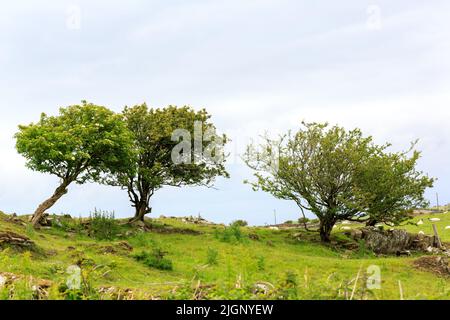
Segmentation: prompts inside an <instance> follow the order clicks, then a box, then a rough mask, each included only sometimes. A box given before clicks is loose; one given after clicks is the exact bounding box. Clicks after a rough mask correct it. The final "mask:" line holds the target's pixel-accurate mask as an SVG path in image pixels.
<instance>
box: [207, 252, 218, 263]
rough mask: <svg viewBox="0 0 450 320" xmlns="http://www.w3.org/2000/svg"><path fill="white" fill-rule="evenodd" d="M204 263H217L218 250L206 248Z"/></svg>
mask: <svg viewBox="0 0 450 320" xmlns="http://www.w3.org/2000/svg"><path fill="white" fill-rule="evenodd" d="M206 263H207V264H209V265H217V264H218V263H219V251H217V250H216V249H213V248H208V251H207V252H206Z"/></svg>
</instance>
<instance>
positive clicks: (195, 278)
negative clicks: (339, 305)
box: [0, 214, 450, 299]
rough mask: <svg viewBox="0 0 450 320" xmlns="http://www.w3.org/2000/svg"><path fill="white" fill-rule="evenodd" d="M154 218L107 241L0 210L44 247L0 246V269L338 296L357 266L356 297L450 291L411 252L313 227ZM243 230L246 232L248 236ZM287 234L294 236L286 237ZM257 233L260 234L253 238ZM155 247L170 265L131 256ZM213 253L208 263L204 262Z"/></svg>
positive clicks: (227, 293) (52, 276)
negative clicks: (392, 253) (229, 234)
mask: <svg viewBox="0 0 450 320" xmlns="http://www.w3.org/2000/svg"><path fill="white" fill-rule="evenodd" d="M438 216H439V217H440V218H441V221H440V222H438V223H436V224H437V225H438V229H439V232H440V235H441V237H442V239H443V240H444V241H450V230H445V226H447V225H450V214H440V215H438ZM420 218H422V219H423V220H424V222H425V224H424V225H423V226H420V227H416V226H411V225H407V226H405V227H404V228H406V229H407V230H409V231H411V232H418V231H419V230H423V231H424V232H425V233H427V234H431V232H432V231H431V230H432V229H431V224H430V223H429V222H428V221H425V220H426V219H427V218H428V217H425V216H423V217H420ZM415 220H419V218H415ZM153 223H154V224H155V226H159V228H160V229H161V228H162V229H164V228H167V226H169V227H171V229H170V230H171V232H156V231H154V232H140V231H137V230H132V229H131V228H129V227H122V226H121V227H120V228H121V233H125V232H124V229H126V230H128V231H132V232H131V233H133V234H132V235H130V236H122V237H121V238H117V239H115V240H108V241H107V240H95V239H93V238H90V237H88V236H87V235H84V234H79V233H75V232H73V233H67V232H66V231H64V230H62V229H54V228H52V229H49V230H39V231H35V230H32V229H30V228H29V227H27V226H21V225H18V224H14V223H11V222H7V221H6V220H5V216H3V215H0V231H5V230H9V231H13V232H16V233H19V234H23V235H27V236H28V237H30V238H31V239H32V240H33V241H35V243H36V244H37V246H38V247H39V248H41V249H42V250H43V251H44V252H45V253H46V254H45V255H38V254H29V253H19V252H16V251H14V250H13V249H6V250H3V251H0V273H1V272H11V273H14V274H17V275H22V276H25V277H26V276H32V277H33V278H37V279H49V280H51V281H52V282H53V283H54V284H55V288H56V287H57V286H60V285H61V284H63V283H65V281H66V279H67V274H66V269H67V267H69V266H70V265H74V264H77V263H78V264H80V261H81V264H82V265H83V266H82V269H83V270H84V271H86V273H89V274H88V275H87V277H89V282H90V285H91V286H92V287H93V288H100V287H114V288H117V289H132V290H133V291H134V292H135V293H136V294H135V296H134V298H144V297H160V298H188V299H191V298H193V297H194V296H195V294H196V292H197V293H198V292H199V291H201V290H196V289H195V287H196V286H198V288H200V287H199V284H200V285H204V286H206V287H207V288H210V289H204V291H205V292H206V291H208V290H209V291H208V293H207V294H206V295H204V296H200V298H225V299H232V298H237V299H240V298H244V299H248V298H274V297H283V298H296V299H337V298H339V299H343V298H344V292H345V288H346V287H347V291H348V292H351V291H352V289H353V285H354V282H351V281H352V280H354V279H355V278H356V276H357V274H358V272H359V271H360V270H361V271H360V276H359V280H358V283H357V286H356V294H355V297H354V298H356V299H359V298H361V297H364V298H368V299H399V281H401V285H402V288H403V292H404V297H405V299H449V298H450V280H449V279H444V278H440V277H438V276H436V275H434V274H433V273H430V272H426V271H419V270H417V269H416V268H415V267H414V266H413V264H412V262H413V260H414V259H416V258H417V257H384V258H377V257H375V256H374V255H371V254H367V253H366V252H365V251H364V248H360V250H356V251H355V252H349V251H348V250H345V249H340V248H339V247H337V248H336V247H333V246H326V245H322V244H321V243H320V242H319V241H318V239H317V235H316V234H314V233H313V234H310V233H306V232H302V231H301V230H279V231H277V230H269V229H266V228H250V227H244V228H242V229H241V232H242V235H243V237H244V238H243V240H242V239H241V240H239V241H231V240H230V241H224V239H223V237H220V236H218V234H223V232H224V227H222V226H203V225H194V224H186V223H183V222H181V221H180V220H177V219H163V220H161V219H155V220H153ZM186 229H188V230H186ZM155 230H157V229H155ZM187 231H197V232H198V233H199V234H191V233H193V232H187ZM250 234H251V235H253V237H252V238H249V235H250ZM294 234H297V237H293V235H294ZM298 234H300V237H298ZM255 236H256V238H257V240H254V238H255ZM334 237H335V239H337V238H339V239H345V236H343V235H342V234H341V232H340V231H339V228H336V229H335V231H334ZM227 239H228V238H227ZM124 241H126V242H128V243H129V244H130V245H131V246H133V251H132V252H128V251H127V250H125V249H123V246H122V245H121V242H124ZM111 248H112V249H111ZM153 248H160V249H161V250H162V251H164V252H166V254H165V256H164V258H165V259H168V260H170V261H171V262H172V266H173V270H159V269H157V268H153V267H149V266H148V265H146V264H145V263H142V261H138V259H136V258H135V257H134V256H133V255H135V254H138V253H140V252H145V251H147V252H152V249H153ZM212 255H214V257H213V258H211V256H212ZM211 261H214V263H208V262H211ZM371 265H375V266H378V267H379V268H380V270H381V289H375V290H372V291H370V292H366V293H365V295H364V296H362V294H363V291H364V290H363V287H364V283H365V278H366V269H367V268H368V267H369V266H371ZM292 275H295V277H296V279H297V282H296V284H295V285H293V284H292V282H290V281H287V280H286V279H291V277H292ZM260 282H269V283H270V284H272V285H273V287H274V288H275V289H274V290H273V291H274V292H273V294H272V295H267V296H258V295H257V294H256V293H255V292H254V290H253V289H252V288H253V287H254V286H255V284H256V283H260ZM55 288H53V289H52V290H51V292H52V294H51V295H50V298H61V295H58V294H57V293H53V292H56V291H57V289H55ZM198 288H197V289H198ZM22 291H23V290H22ZM22 295H23V296H26V295H27V293H26V292H25V293H23V294H22ZM2 297H4V295H3V294H2V291H1V290H0V298H2ZM86 298H98V297H96V296H91V297H90V296H87V297H86Z"/></svg>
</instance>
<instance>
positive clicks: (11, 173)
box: [0, 0, 450, 224]
mask: <svg viewBox="0 0 450 320" xmlns="http://www.w3.org/2000/svg"><path fill="white" fill-rule="evenodd" d="M449 12H450V2H449V1H448V0H442V1H419V0H396V1H392V0H390V1H388V0H386V1H371V2H370V1H363V0H353V1H350V0H342V1H331V0H329V1H319V0H316V1H306V0H304V1H298V0H297V1H294V0H292V1H283V0H236V1H235V0H227V1H144V0H142V1H111V0H109V1H61V0H59V1H54V0H50V1H38V0H29V1H24V0H22V1H20V0H19V1H9V2H5V3H2V5H1V9H0V111H1V117H0V210H3V211H5V212H9V213H11V212H17V213H19V214H22V213H32V212H33V211H34V209H35V208H36V206H37V205H38V204H39V203H40V202H41V201H42V200H44V199H45V198H46V197H48V196H49V195H50V194H51V193H52V192H53V190H54V189H55V187H56V185H57V183H58V180H57V179H56V178H54V177H52V176H49V175H45V174H41V173H35V172H32V171H30V170H28V169H26V168H25V167H24V160H23V158H21V156H19V155H18V154H17V153H16V151H15V148H14V139H13V135H14V133H15V132H16V130H17V125H18V124H20V123H29V122H31V121H36V120H37V119H38V118H39V115H40V113H41V112H43V111H45V112H46V113H48V114H55V113H56V112H57V110H58V107H60V106H66V105H70V104H75V103H78V102H80V100H82V99H86V100H88V101H90V102H93V103H96V104H100V105H106V106H109V107H110V108H111V109H113V110H115V111H118V112H119V111H120V110H121V109H122V108H123V106H124V105H133V104H137V103H142V102H144V101H146V102H147V103H148V104H149V105H151V106H155V107H162V106H166V105H168V104H175V105H191V106H193V107H194V108H202V107H205V108H206V109H207V110H208V111H209V112H210V113H211V114H212V115H213V120H214V121H215V123H216V125H217V127H218V128H219V129H220V130H221V131H223V132H225V133H228V134H229V135H230V136H231V138H232V139H233V144H232V146H231V149H232V150H233V151H234V152H233V156H232V157H231V158H230V164H229V165H228V168H229V171H230V173H231V178H230V179H218V180H217V183H216V187H217V189H211V190H208V189H205V188H182V189H172V188H166V189H163V190H160V191H159V192H158V193H157V194H156V195H155V196H154V199H153V215H155V216H159V215H160V214H164V215H179V216H181V215H183V216H184V215H197V214H198V213H201V215H202V216H204V217H205V218H207V219H210V220H214V221H217V222H230V221H231V220H234V219H238V218H242V219H245V220H247V221H249V222H250V223H252V224H264V223H273V221H274V214H273V212H274V210H276V212H277V216H278V221H284V220H288V219H296V218H298V216H299V212H298V210H297V208H296V207H295V205H294V204H293V203H290V202H288V201H283V200H277V199H274V198H273V197H272V196H270V195H268V194H264V193H255V192H253V191H252V190H251V188H250V187H249V186H247V185H244V184H242V181H243V180H244V179H245V178H248V177H249V176H250V174H251V172H250V171H249V170H248V169H246V168H245V167H244V166H243V165H242V163H241V162H240V161H239V158H238V154H239V152H241V151H242V150H243V148H244V146H245V144H246V143H247V142H248V141H247V139H248V137H251V136H256V135H258V134H262V133H263V132H264V131H269V132H272V133H273V134H275V133H277V132H283V131H285V130H287V129H288V128H296V127H298V125H299V123H300V121H301V120H306V121H328V122H330V123H332V124H335V123H338V124H340V125H343V126H345V127H347V128H349V129H350V128H353V127H360V128H362V129H363V131H364V132H365V133H367V134H371V135H374V136H375V138H376V140H377V141H378V142H385V141H390V142H392V143H393V144H394V146H395V148H398V149H406V148H408V146H409V142H410V141H412V140H415V139H420V143H419V149H420V150H422V151H423V158H422V159H421V162H420V168H421V169H422V170H424V171H426V172H428V173H429V174H430V175H431V176H435V177H438V178H439V181H438V182H437V183H436V186H435V189H434V190H430V191H429V192H428V193H427V194H428V197H429V199H430V200H432V202H435V193H436V192H438V193H439V195H440V198H441V202H442V203H444V202H450V169H449V166H448V165H447V164H448V161H449V155H450V92H449V89H450V60H449V57H450V19H449ZM95 207H97V208H99V209H104V210H114V211H115V212H116V216H120V217H125V216H130V215H132V214H133V210H132V208H131V207H130V205H129V202H128V198H127V196H126V193H125V192H124V191H121V190H119V189H117V188H110V187H102V186H98V185H94V184H89V185H85V186H76V185H74V186H71V187H70V192H69V193H68V194H67V195H66V196H65V197H63V198H62V199H61V200H60V201H59V202H58V203H57V205H56V206H55V207H54V208H52V210H51V211H52V212H54V213H63V212H64V213H70V214H72V215H75V216H78V215H87V214H89V212H90V211H92V210H93V209H94V208H95Z"/></svg>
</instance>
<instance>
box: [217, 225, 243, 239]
mask: <svg viewBox="0 0 450 320" xmlns="http://www.w3.org/2000/svg"><path fill="white" fill-rule="evenodd" d="M215 236H216V238H217V239H218V240H220V241H223V242H243V241H244V240H245V238H246V237H245V235H244V234H243V233H242V230H241V227H239V226H238V225H236V224H231V225H230V226H229V227H225V229H223V230H222V231H219V230H216V231H215Z"/></svg>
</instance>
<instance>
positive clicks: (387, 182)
mask: <svg viewBox="0 0 450 320" xmlns="http://www.w3.org/2000/svg"><path fill="white" fill-rule="evenodd" d="M413 147H414V145H413ZM413 147H412V148H411V150H409V151H408V152H400V153H379V154H377V155H374V156H373V157H371V158H369V159H368V160H367V162H366V163H364V166H363V167H362V168H361V169H360V170H358V171H357V174H356V176H355V195H356V198H357V199H359V203H358V204H357V205H358V207H359V208H360V210H361V211H362V212H365V213H366V215H367V216H368V219H366V220H365V221H364V220H362V221H363V222H365V223H366V225H368V226H374V225H375V224H377V223H386V224H391V225H398V224H400V223H401V222H403V221H405V220H407V219H408V218H409V216H410V215H409V213H410V211H411V210H412V209H414V208H424V207H427V206H428V205H429V202H428V201H427V200H426V199H425V198H424V193H425V190H426V189H427V188H431V187H433V182H434V179H432V178H429V177H428V176H426V175H424V174H423V172H421V171H418V170H417V169H416V166H417V161H418V160H419V158H420V153H419V152H418V151H413ZM410 152H412V155H411V156H408V154H409V153H410ZM360 221H361V220H360Z"/></svg>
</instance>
